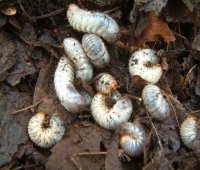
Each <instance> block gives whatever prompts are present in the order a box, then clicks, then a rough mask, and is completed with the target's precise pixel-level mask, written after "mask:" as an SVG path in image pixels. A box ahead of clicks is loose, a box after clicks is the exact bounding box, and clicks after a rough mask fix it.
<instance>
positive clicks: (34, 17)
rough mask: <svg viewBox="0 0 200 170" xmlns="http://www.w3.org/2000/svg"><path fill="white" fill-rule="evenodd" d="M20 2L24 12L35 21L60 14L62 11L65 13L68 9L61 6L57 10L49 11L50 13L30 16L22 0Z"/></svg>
mask: <svg viewBox="0 0 200 170" xmlns="http://www.w3.org/2000/svg"><path fill="white" fill-rule="evenodd" d="M18 3H19V5H20V8H21V10H22V11H23V12H24V14H25V15H26V16H27V17H28V18H29V19H30V20H31V21H33V22H35V21H37V20H40V19H44V18H49V17H52V16H55V15H58V14H60V13H63V12H64V11H65V10H66V9H65V8H61V9H59V10H56V11H54V12H51V13H48V14H44V15H40V16H30V15H29V14H28V13H27V12H26V10H25V9H24V7H23V6H22V3H21V0H18Z"/></svg>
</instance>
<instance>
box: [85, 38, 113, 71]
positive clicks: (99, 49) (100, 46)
mask: <svg viewBox="0 0 200 170" xmlns="http://www.w3.org/2000/svg"><path fill="white" fill-rule="evenodd" d="M82 45H83V49H84V51H85V53H86V54H87V56H88V57H89V58H90V61H91V62H92V63H93V64H94V65H95V66H96V67H99V68H103V67H105V66H106V65H107V64H108V63H109V61H110V56H109V54H108V51H107V49H106V47H105V45H104V43H103V41H102V40H101V38H100V37H99V36H98V35H95V34H84V36H83V38H82Z"/></svg>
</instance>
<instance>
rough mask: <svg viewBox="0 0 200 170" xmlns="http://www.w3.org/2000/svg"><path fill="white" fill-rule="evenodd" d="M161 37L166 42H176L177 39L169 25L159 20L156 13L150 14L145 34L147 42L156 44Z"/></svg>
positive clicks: (144, 37)
mask: <svg viewBox="0 0 200 170" xmlns="http://www.w3.org/2000/svg"><path fill="white" fill-rule="evenodd" d="M159 36H161V37H162V38H163V39H164V41H165V42H167V43H170V42H174V41H175V40H176V39H175V37H174V35H173V33H172V32H171V30H170V29H169V27H168V25H167V24H166V23H165V22H163V21H162V20H161V19H159V18H158V17H157V16H156V15H155V13H154V12H149V15H148V25H147V27H146V29H145V30H144V33H143V39H144V40H145V41H149V42H154V41H156V40H157V39H158V37H159Z"/></svg>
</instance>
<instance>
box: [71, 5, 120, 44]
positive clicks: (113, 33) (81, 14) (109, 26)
mask: <svg viewBox="0 0 200 170" xmlns="http://www.w3.org/2000/svg"><path fill="white" fill-rule="evenodd" d="M67 19H68V21H69V23H70V25H71V26H72V27H73V28H74V29H76V30H78V31H82V32H88V33H93V34H97V35H99V36H101V37H102V38H103V39H104V40H106V41H107V42H109V43H113V42H115V41H116V40H117V35H118V32H119V26H118V25H117V23H116V22H115V20H114V19H112V18H111V17H109V16H108V15H106V14H103V13H99V12H90V11H86V10H83V9H81V8H79V7H78V6H77V5H75V4H70V5H69V8H68V10H67Z"/></svg>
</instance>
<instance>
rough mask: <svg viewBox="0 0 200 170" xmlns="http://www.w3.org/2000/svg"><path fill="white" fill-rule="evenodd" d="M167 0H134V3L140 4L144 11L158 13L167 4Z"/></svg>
mask: <svg viewBox="0 0 200 170" xmlns="http://www.w3.org/2000/svg"><path fill="white" fill-rule="evenodd" d="M167 1H168V0H135V3H136V5H139V6H141V10H144V11H146V12H148V11H154V12H155V13H156V14H159V13H160V12H161V11H162V9H163V8H164V7H165V6H166V5H167Z"/></svg>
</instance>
